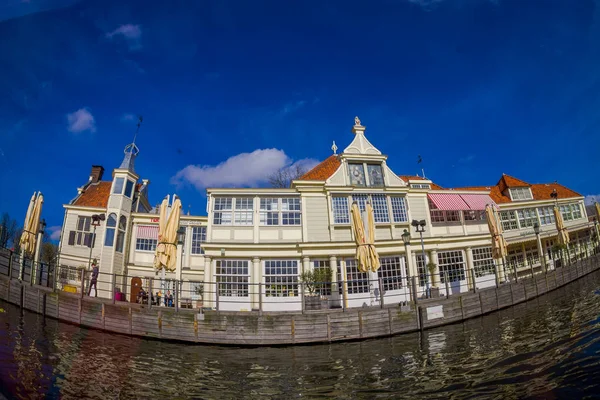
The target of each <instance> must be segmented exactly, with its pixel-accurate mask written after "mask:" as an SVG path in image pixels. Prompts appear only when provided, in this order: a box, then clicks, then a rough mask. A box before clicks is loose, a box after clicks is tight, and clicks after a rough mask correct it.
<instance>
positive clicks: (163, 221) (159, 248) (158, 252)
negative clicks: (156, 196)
mask: <svg viewBox="0 0 600 400" xmlns="http://www.w3.org/2000/svg"><path fill="white" fill-rule="evenodd" d="M168 209H169V196H166V197H165V198H164V199H163V201H162V203H161V204H160V210H159V212H160V215H159V217H158V243H157V245H156V249H155V250H154V268H156V270H157V271H160V270H161V269H163V266H164V264H163V263H162V260H163V258H161V256H162V255H163V254H164V251H165V246H164V244H163V243H162V242H163V240H162V238H163V235H164V234H165V228H166V227H167V211H168Z"/></svg>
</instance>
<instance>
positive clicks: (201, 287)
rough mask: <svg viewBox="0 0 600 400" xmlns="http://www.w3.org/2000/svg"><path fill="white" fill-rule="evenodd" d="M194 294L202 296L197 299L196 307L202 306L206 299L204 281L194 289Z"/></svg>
mask: <svg viewBox="0 0 600 400" xmlns="http://www.w3.org/2000/svg"><path fill="white" fill-rule="evenodd" d="M194 294H195V295H196V296H199V297H200V300H196V308H201V307H202V303H203V301H204V283H203V284H202V285H198V286H196V288H195V289H194Z"/></svg>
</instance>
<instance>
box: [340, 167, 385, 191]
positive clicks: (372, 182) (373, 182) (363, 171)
mask: <svg viewBox="0 0 600 400" xmlns="http://www.w3.org/2000/svg"><path fill="white" fill-rule="evenodd" d="M348 175H349V176H350V185H352V186H370V187H382V186H384V182H383V168H382V167H381V164H365V163H348Z"/></svg>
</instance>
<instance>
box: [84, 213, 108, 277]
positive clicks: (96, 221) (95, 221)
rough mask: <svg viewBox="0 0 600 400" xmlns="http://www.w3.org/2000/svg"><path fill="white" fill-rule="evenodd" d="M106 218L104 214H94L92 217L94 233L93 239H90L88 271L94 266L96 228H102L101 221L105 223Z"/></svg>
mask: <svg viewBox="0 0 600 400" xmlns="http://www.w3.org/2000/svg"><path fill="white" fill-rule="evenodd" d="M105 218H106V217H105V216H104V214H94V215H92V226H93V227H94V231H93V233H92V237H91V238H90V243H89V245H90V255H89V257H88V269H89V268H90V266H91V265H92V250H93V249H94V244H95V242H96V228H97V227H99V226H100V221H104V219H105Z"/></svg>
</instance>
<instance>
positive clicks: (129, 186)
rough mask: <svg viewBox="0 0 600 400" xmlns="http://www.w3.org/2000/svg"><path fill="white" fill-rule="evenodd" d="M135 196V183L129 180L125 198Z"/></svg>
mask: <svg viewBox="0 0 600 400" xmlns="http://www.w3.org/2000/svg"><path fill="white" fill-rule="evenodd" d="M132 195H133V181H130V180H129V179H128V180H127V185H126V186H125V196H127V197H129V198H131V196H132Z"/></svg>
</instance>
